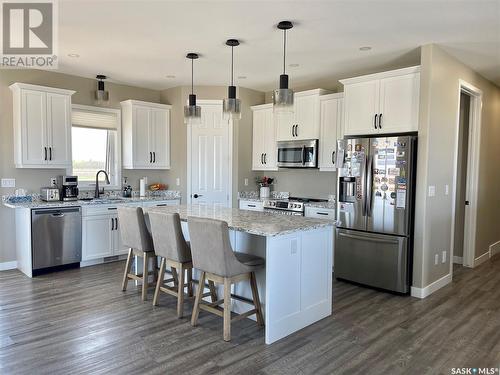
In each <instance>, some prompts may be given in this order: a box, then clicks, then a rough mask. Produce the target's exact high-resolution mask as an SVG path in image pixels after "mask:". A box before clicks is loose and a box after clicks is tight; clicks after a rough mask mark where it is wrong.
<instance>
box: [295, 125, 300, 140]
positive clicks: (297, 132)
mask: <svg viewBox="0 0 500 375" xmlns="http://www.w3.org/2000/svg"><path fill="white" fill-rule="evenodd" d="M295 136H296V137H298V136H299V124H297V125H295Z"/></svg>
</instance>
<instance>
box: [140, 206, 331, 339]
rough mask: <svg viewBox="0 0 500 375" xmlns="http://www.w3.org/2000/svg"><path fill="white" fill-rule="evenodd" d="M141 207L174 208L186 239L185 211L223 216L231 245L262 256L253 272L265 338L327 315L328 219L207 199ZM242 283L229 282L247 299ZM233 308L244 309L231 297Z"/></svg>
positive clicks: (166, 210) (248, 293)
mask: <svg viewBox="0 0 500 375" xmlns="http://www.w3.org/2000/svg"><path fill="white" fill-rule="evenodd" d="M146 211H147V212H150V211H154V212H164V213H174V212H177V213H179V215H180V217H181V221H182V229H183V233H184V236H185V237H186V239H187V240H189V231H188V227H187V218H188V216H195V217H204V218H212V219H218V220H223V221H226V222H227V223H228V226H229V230H230V240H231V245H232V246H233V249H234V250H235V251H239V252H243V253H249V254H253V255H257V256H260V257H263V258H265V259H266V266H265V268H264V269H262V270H259V271H258V272H256V277H257V285H258V288H259V295H260V299H261V301H262V305H263V313H264V317H265V341H266V344H271V343H273V342H275V341H277V340H279V339H281V338H283V337H286V336H288V335H290V334H291V333H293V332H296V331H298V330H300V329H302V328H304V327H306V326H308V325H310V324H312V323H314V322H317V321H318V320H320V319H323V318H325V317H327V316H329V315H331V313H332V250H333V223H332V221H330V220H323V219H312V218H305V217H302V216H283V215H276V214H271V213H265V212H255V211H247V210H239V209H234V208H224V207H218V206H211V205H192V206H167V207H151V208H147V209H146ZM246 284H247V283H240V284H236V285H234V286H233V288H234V290H233V293H234V294H237V295H241V296H244V297H247V298H249V299H250V298H251V290H250V286H249V285H246ZM232 308H233V311H236V312H239V313H241V312H244V311H247V310H249V307H248V306H247V305H246V304H244V303H241V302H239V301H233V303H232Z"/></svg>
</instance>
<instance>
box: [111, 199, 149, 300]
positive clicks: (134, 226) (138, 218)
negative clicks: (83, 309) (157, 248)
mask: <svg viewBox="0 0 500 375" xmlns="http://www.w3.org/2000/svg"><path fill="white" fill-rule="evenodd" d="M118 222H119V223H120V235H121V239H122V243H123V245H124V246H126V247H129V248H130V249H129V251H128V256H127V263H126V265H125V272H124V274H123V284H122V290H123V291H126V290H127V284H128V281H129V280H138V281H141V282H142V300H143V301H145V300H146V299H147V293H148V286H149V280H148V278H149V275H150V274H151V273H150V272H149V271H148V266H149V260H150V259H151V260H152V261H153V272H152V274H153V275H154V276H155V279H156V276H157V269H158V264H157V263H158V261H157V258H156V255H155V252H154V247H153V239H152V238H151V234H150V233H149V231H148V228H147V226H146V221H145V218H144V212H143V211H142V208H141V207H120V206H119V207H118ZM134 256H136V257H141V258H143V267H142V274H140V275H135V274H133V273H130V267H131V266H132V260H133V258H134Z"/></svg>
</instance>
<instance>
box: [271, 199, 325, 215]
mask: <svg viewBox="0 0 500 375" xmlns="http://www.w3.org/2000/svg"><path fill="white" fill-rule="evenodd" d="M327 201H328V200H327V199H315V198H299V197H290V198H288V199H277V200H271V199H270V200H266V201H264V202H263V206H264V211H265V212H272V213H276V214H280V215H287V216H304V211H305V205H306V203H312V202H327Z"/></svg>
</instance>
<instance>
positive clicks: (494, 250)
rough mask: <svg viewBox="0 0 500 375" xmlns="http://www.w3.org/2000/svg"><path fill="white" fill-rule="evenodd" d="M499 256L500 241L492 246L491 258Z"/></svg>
mask: <svg viewBox="0 0 500 375" xmlns="http://www.w3.org/2000/svg"><path fill="white" fill-rule="evenodd" d="M497 254H500V241H497V242H495V243H492V244H491V245H490V257H492V256H494V255H497Z"/></svg>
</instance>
